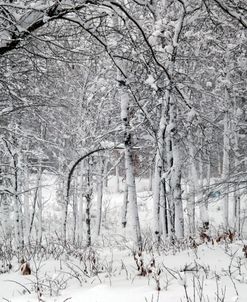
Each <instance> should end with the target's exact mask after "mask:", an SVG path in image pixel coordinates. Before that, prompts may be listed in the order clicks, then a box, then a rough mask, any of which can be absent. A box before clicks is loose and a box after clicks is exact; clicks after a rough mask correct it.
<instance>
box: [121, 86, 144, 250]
mask: <svg viewBox="0 0 247 302" xmlns="http://www.w3.org/2000/svg"><path fill="white" fill-rule="evenodd" d="M124 89H126V88H125V87H124V88H122V89H121V95H120V99H121V119H122V125H123V129H124V153H125V171H126V185H127V187H128V200H129V212H130V220H131V221H130V225H131V227H132V229H133V231H134V241H135V244H136V246H137V247H138V248H139V249H142V237H141V229H140V221H139V214H138V207H137V195H136V184H135V176H134V163H133V154H132V138H131V132H130V120H129V96H128V93H127V92H125V91H124Z"/></svg>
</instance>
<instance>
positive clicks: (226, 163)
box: [222, 111, 230, 229]
mask: <svg viewBox="0 0 247 302" xmlns="http://www.w3.org/2000/svg"><path fill="white" fill-rule="evenodd" d="M229 135H230V132H229V113H228V111H226V112H225V116H224V133H223V163H222V178H223V181H225V182H226V181H227V177H228V175H229V170H230V158H229V152H230V137H229ZM224 188H225V190H224V193H223V194H224V198H223V221H224V227H225V229H228V227H229V186H228V184H227V183H226V184H225V186H224Z"/></svg>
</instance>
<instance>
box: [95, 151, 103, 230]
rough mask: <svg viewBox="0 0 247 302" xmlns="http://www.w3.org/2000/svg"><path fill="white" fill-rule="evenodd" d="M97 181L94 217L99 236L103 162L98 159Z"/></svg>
mask: <svg viewBox="0 0 247 302" xmlns="http://www.w3.org/2000/svg"><path fill="white" fill-rule="evenodd" d="M98 166H99V168H98V177H97V178H98V179H97V215H96V234H97V236H99V235H100V231H101V222H102V201H103V181H104V161H103V160H102V158H101V157H100V159H99V164H98Z"/></svg>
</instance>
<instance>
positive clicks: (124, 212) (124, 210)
mask: <svg viewBox="0 0 247 302" xmlns="http://www.w3.org/2000/svg"><path fill="white" fill-rule="evenodd" d="M128 203H129V201H128V185H127V183H125V186H124V198H123V206H122V227H123V228H125V227H126V225H127V212H128Z"/></svg>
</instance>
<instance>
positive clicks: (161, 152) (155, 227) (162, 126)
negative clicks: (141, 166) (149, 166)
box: [153, 98, 166, 242]
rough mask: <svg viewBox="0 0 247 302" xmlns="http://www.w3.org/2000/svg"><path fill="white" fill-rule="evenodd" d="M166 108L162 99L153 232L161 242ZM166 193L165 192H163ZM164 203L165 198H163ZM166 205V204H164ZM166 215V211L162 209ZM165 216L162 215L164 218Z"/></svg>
mask: <svg viewBox="0 0 247 302" xmlns="http://www.w3.org/2000/svg"><path fill="white" fill-rule="evenodd" d="M165 109H166V100H165V98H163V99H162V103H161V112H160V122H159V130H158V133H157V150H156V156H155V167H154V183H153V232H154V234H155V237H156V240H157V242H160V233H161V229H160V202H161V196H160V195H161V175H162V173H163V170H164V159H163V157H164V132H165V125H166V120H165V114H166V112H165ZM163 193H164V192H163ZM163 203H164V200H163ZM163 206H164V205H163ZM162 214H163V215H164V211H162ZM163 219H164V217H162V220H163Z"/></svg>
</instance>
